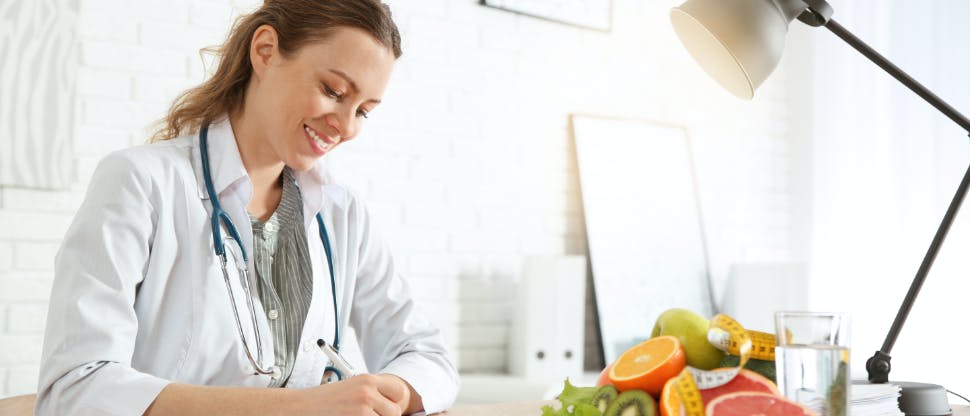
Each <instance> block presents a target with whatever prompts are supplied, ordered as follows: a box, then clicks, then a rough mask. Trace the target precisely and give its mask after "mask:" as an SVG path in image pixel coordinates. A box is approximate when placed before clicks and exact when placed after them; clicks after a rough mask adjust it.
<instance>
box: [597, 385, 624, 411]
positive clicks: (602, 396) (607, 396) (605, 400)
mask: <svg viewBox="0 0 970 416" xmlns="http://www.w3.org/2000/svg"><path fill="white" fill-rule="evenodd" d="M618 394H619V393H617V391H616V387H613V386H611V385H605V386H602V387H600V388H598V389H596V394H594V395H593V406H595V407H596V408H597V409H600V413H603V412H605V411H606V408H607V407H609V406H610V403H613V401H614V400H616V396H617V395H618Z"/></svg>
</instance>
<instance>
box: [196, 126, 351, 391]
mask: <svg viewBox="0 0 970 416" xmlns="http://www.w3.org/2000/svg"><path fill="white" fill-rule="evenodd" d="M208 136H209V123H202V126H201V127H200V128H199V148H200V153H201V154H202V155H201V156H202V157H201V158H202V177H203V181H204V182H205V188H206V192H207V193H208V195H209V202H210V204H211V205H212V218H211V227H212V245H213V249H214V250H215V253H216V256H217V257H219V263H220V265H221V267H222V276H223V280H224V282H225V284H226V290H227V291H228V294H229V301H230V304H231V306H232V311H233V317H234V320H235V323H236V330H237V332H238V333H239V339H240V340H241V341H242V344H243V348H244V349H245V350H246V358H248V359H249V362H250V364H252V366H253V371H255V372H256V373H257V374H263V375H273V377H274V378H276V377H279V374H280V369H279V367H277V366H276V365H271V366H270V367H269V368H265V367H263V366H262V365H260V363H261V362H263V348H262V345H263V343H262V337H261V335H260V333H261V331H260V330H259V325H258V323H257V322H256V308H255V306H254V302H253V292H252V289H251V288H250V286H249V256H248V255H247V253H246V248H245V247H243V245H242V238H240V236H239V230H237V229H236V226H235V224H233V222H232V219H230V218H229V214H228V213H227V212H226V211H224V210H223V209H222V205H221V204H220V203H219V196H218V195H217V194H216V191H215V186H214V185H213V183H212V173H211V171H210V168H209V141H208ZM316 219H317V226H318V228H319V232H320V239H321V240H322V241H323V249H324V251H325V252H326V255H327V267H328V268H329V270H330V291H331V294H332V295H333V319H334V328H333V347H334V349H335V350H337V351H339V345H340V319H339V318H338V315H337V312H338V310H337V282H336V277H335V276H336V275H335V274H334V269H333V251H332V248H331V246H330V236H329V234H328V233H327V227H326V225H325V224H324V222H323V215H321V214H320V213H319V212H318V213H317V215H316ZM220 223H221V224H220ZM222 226H225V227H226V231H227V232H228V233H229V236H230V239H232V240H234V241H235V242H236V245H237V246H238V247H239V252H240V254H241V256H242V260H243V263H242V264H243V266H242V267H240V268H239V269H240V271H241V272H242V279H240V280H241V281H242V282H241V284H242V286H243V290H244V291H245V292H246V295H247V297H246V303H247V306H248V309H249V317H250V321H251V324H252V327H253V334H254V336H255V338H256V354H255V356H254V354H253V352H252V348H250V346H249V342H248V341H247V339H246V334H245V333H244V332H243V328H242V321H241V320H240V319H239V309H238V307H237V305H236V297H235V295H233V293H232V284H231V279H230V278H229V272H228V271H227V270H226V265H227V263H228V259H227V257H226V247H225V243H224V242H223V239H222V232H221V228H222ZM329 368H330V367H328V369H329ZM337 373H338V378H339V379H342V378H343V377H342V374H340V372H339V371H338V372H337Z"/></svg>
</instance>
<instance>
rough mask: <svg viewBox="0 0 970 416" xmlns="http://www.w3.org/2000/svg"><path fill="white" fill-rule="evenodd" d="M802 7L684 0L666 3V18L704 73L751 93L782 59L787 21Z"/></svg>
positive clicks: (746, 0) (743, 94)
mask: <svg viewBox="0 0 970 416" xmlns="http://www.w3.org/2000/svg"><path fill="white" fill-rule="evenodd" d="M806 7H807V6H806V5H805V4H804V3H802V2H801V1H790V0H687V1H685V2H684V4H681V5H680V6H678V7H675V8H673V9H671V11H670V20H671V23H672V24H673V26H674V31H675V32H676V33H677V36H678V37H679V38H680V41H681V42H682V43H683V44H684V46H685V47H686V48H687V51H688V52H689V53H690V54H691V56H692V57H694V60H696V61H697V63H698V64H700V66H701V68H703V69H704V71H705V72H707V73H708V75H710V76H711V77H713V78H714V79H715V80H716V81H717V82H718V83H719V84H721V86H723V87H724V88H726V89H727V90H728V91H730V92H731V93H732V94H734V95H736V96H738V97H740V98H744V99H751V98H752V97H754V91H755V90H756V89H758V87H759V86H760V85H761V83H762V82H764V80H765V79H766V78H768V75H770V74H771V72H772V71H774V70H775V67H776V66H778V61H779V60H781V53H782V51H783V50H784V48H785V35H787V34H788V24H789V23H790V22H791V21H792V20H793V19H794V18H795V17H796V16H798V14H799V13H800V12H801V11H802V10H804V9H805V8H806Z"/></svg>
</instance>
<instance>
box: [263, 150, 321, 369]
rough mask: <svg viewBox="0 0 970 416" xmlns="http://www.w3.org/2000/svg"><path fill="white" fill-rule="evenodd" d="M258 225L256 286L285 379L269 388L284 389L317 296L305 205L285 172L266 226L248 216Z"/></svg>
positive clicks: (294, 182) (288, 170) (287, 170)
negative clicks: (305, 221) (281, 188)
mask: <svg viewBox="0 0 970 416" xmlns="http://www.w3.org/2000/svg"><path fill="white" fill-rule="evenodd" d="M249 218H250V221H251V222H252V224H253V242H254V248H255V257H254V258H253V260H254V262H255V264H256V286H257V291H258V293H259V299H260V300H261V301H262V304H263V311H264V312H266V317H267V318H268V321H269V327H270V330H271V332H272V333H273V344H274V345H275V346H276V348H275V351H276V365H277V366H279V367H280V370H281V371H282V377H280V378H279V379H278V380H272V381H271V383H270V387H282V386H284V385H286V381H287V380H288V379H289V378H290V373H292V371H293V362H294V360H295V359H296V351H297V347H298V346H299V343H300V335H301V333H302V332H303V323H304V322H305V321H306V316H307V310H308V309H309V308H310V299H311V297H312V294H313V271H312V270H311V269H310V253H309V249H308V248H307V238H306V230H304V228H303V199H302V197H301V195H300V188H299V187H298V186H297V184H296V178H295V177H294V176H293V172H292V171H291V170H290V169H289V168H284V169H283V197H282V199H281V200H280V204H279V206H278V207H277V208H276V211H274V212H273V215H272V216H270V218H269V219H268V220H266V222H262V221H260V220H259V219H258V218H255V217H253V216H252V215H251V214H250V216H249Z"/></svg>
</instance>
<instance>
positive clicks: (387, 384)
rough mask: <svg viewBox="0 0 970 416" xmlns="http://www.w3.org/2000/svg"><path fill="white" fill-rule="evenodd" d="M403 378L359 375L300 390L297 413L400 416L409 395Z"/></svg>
mask: <svg viewBox="0 0 970 416" xmlns="http://www.w3.org/2000/svg"><path fill="white" fill-rule="evenodd" d="M409 393H410V392H409V390H408V388H407V385H406V384H404V381H403V380H401V379H400V378H397V377H395V376H391V375H388V374H382V375H373V374H360V375H357V376H354V377H352V378H350V379H348V380H344V381H341V382H339V383H333V384H324V385H322V386H317V387H312V388H309V389H306V390H303V391H302V392H301V400H300V401H301V406H300V407H301V410H303V411H301V412H299V414H301V415H314V416H323V415H339V416H343V415H346V416H364V415H366V416H373V415H375V414H376V415H379V416H401V415H402V414H403V412H404V410H405V409H406V407H407V405H408V401H409V400H410V394H409Z"/></svg>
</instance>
